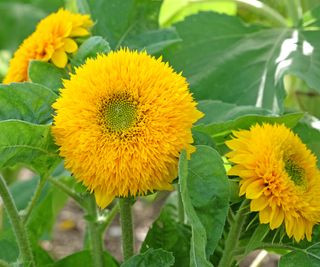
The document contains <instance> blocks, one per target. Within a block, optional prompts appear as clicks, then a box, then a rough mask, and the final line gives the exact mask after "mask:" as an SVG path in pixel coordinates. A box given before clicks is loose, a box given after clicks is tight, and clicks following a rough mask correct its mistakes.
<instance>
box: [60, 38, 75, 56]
mask: <svg viewBox="0 0 320 267" xmlns="http://www.w3.org/2000/svg"><path fill="white" fill-rule="evenodd" d="M63 49H64V50H65V51H66V52H68V53H73V52H75V51H77V49H78V45H77V43H76V42H75V41H74V40H72V39H71V38H66V39H65V40H64V46H63Z"/></svg>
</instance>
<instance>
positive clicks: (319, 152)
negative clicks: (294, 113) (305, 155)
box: [293, 122, 320, 168]
mask: <svg viewBox="0 0 320 267" xmlns="http://www.w3.org/2000/svg"><path fill="white" fill-rule="evenodd" d="M293 131H294V132H295V133H297V134H298V136H299V137H300V138H301V139H302V141H303V143H304V144H306V146H307V147H308V148H309V149H310V150H311V151H312V152H313V153H314V154H315V156H316V157H317V159H318V167H319V168H320V130H319V129H315V128H312V127H311V126H310V125H308V124H307V123H303V122H301V123H298V124H297V125H296V126H295V127H294V128H293Z"/></svg>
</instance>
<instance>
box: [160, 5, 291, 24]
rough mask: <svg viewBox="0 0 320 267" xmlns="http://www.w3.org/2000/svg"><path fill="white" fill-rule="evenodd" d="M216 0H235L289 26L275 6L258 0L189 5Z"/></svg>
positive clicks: (172, 17) (178, 11) (179, 11)
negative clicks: (272, 6)
mask: <svg viewBox="0 0 320 267" xmlns="http://www.w3.org/2000/svg"><path fill="white" fill-rule="evenodd" d="M289 1H290V0H289ZM214 2H233V3H237V4H238V5H239V6H243V7H245V8H247V9H249V10H252V11H253V12H255V13H257V14H260V15H261V16H264V17H266V18H268V19H269V21H270V22H272V23H273V24H275V25H276V26H280V27H288V24H287V21H286V19H285V18H284V17H283V16H282V15H281V14H280V13H278V12H277V11H276V10H274V9H273V8H271V7H269V6H268V5H266V4H265V3H263V2H261V1H258V0H189V2H188V5H189V6H192V5H197V4H199V3H214ZM181 12H182V9H180V10H177V11H176V12H175V13H173V14H172V15H171V16H170V17H169V18H168V19H167V20H166V21H165V22H164V23H163V25H165V26H166V25H170V24H171V23H172V21H173V20H174V18H175V17H177V16H178V15H179V14H180V13H181Z"/></svg>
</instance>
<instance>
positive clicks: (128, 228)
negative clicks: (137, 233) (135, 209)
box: [119, 198, 134, 260]
mask: <svg viewBox="0 0 320 267" xmlns="http://www.w3.org/2000/svg"><path fill="white" fill-rule="evenodd" d="M119 204H120V221H121V230H122V252H123V259H124V260H127V259H129V258H130V257H131V256H133V254H134V248H133V226H132V212H131V199H130V198H120V199H119Z"/></svg>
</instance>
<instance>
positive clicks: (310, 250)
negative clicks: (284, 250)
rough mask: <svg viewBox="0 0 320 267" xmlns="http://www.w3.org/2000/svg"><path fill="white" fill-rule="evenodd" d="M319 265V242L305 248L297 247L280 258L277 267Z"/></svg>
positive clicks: (312, 266) (313, 266) (311, 266)
mask: <svg viewBox="0 0 320 267" xmlns="http://www.w3.org/2000/svg"><path fill="white" fill-rule="evenodd" d="M297 266H308V267H318V266H320V243H319V242H317V243H315V244H313V245H311V246H309V247H307V248H305V249H297V250H295V251H292V252H290V253H289V254H286V255H284V256H282V257H281V258H280V262H279V267H297Z"/></svg>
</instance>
